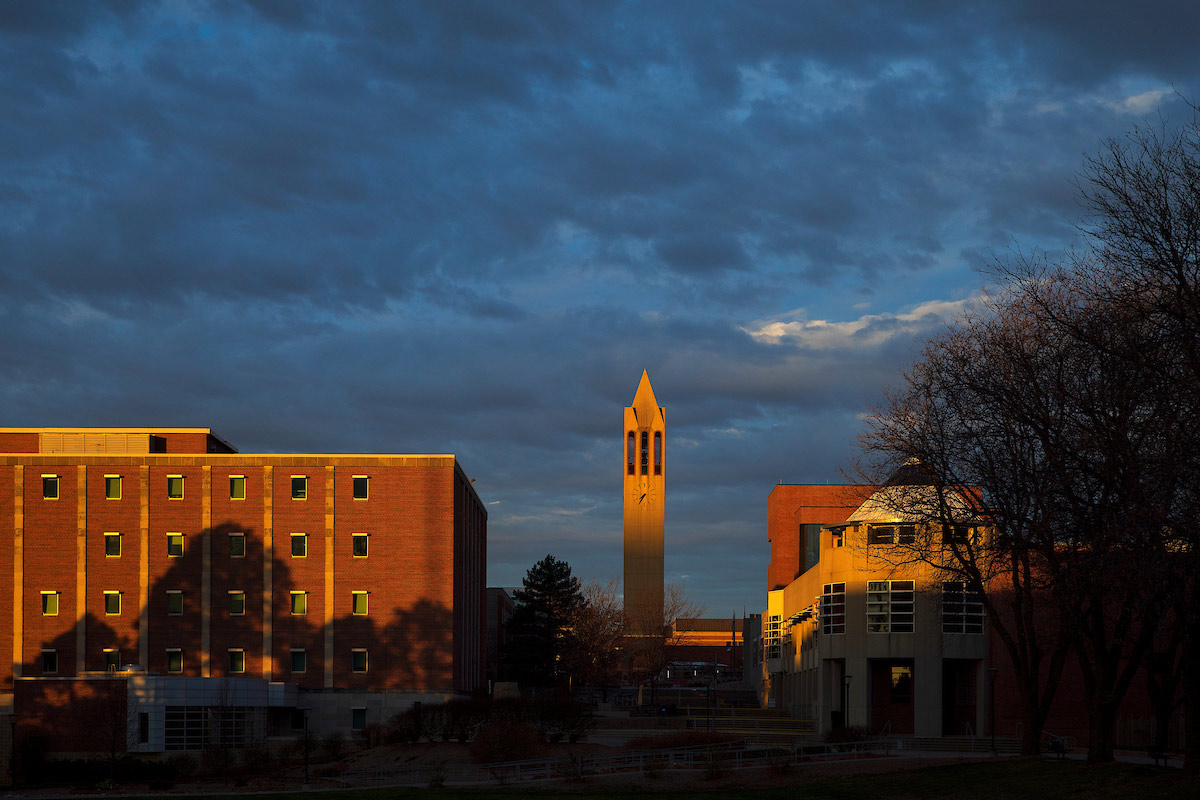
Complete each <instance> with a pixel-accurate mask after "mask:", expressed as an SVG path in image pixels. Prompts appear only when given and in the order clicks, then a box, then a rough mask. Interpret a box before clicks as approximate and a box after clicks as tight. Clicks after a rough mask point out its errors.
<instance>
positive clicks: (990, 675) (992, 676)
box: [988, 667, 1000, 755]
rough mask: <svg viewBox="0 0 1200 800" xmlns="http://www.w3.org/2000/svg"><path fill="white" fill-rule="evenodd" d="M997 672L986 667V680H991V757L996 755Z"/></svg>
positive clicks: (994, 668) (989, 712)
mask: <svg viewBox="0 0 1200 800" xmlns="http://www.w3.org/2000/svg"><path fill="white" fill-rule="evenodd" d="M999 671H1000V670H999V669H997V668H996V667H988V678H990V679H991V684H992V691H991V697H990V698H989V700H990V702H991V708H990V710H989V711H988V719H989V720H990V721H991V727H992V755H996V673H997V672H999Z"/></svg>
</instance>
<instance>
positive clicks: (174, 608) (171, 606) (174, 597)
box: [167, 589, 183, 617]
mask: <svg viewBox="0 0 1200 800" xmlns="http://www.w3.org/2000/svg"><path fill="white" fill-rule="evenodd" d="M182 613H183V591H182V590H180V589H167V614H168V615H169V616H172V617H178V616H179V615H180V614H182Z"/></svg>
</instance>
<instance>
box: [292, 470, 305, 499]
mask: <svg viewBox="0 0 1200 800" xmlns="http://www.w3.org/2000/svg"><path fill="white" fill-rule="evenodd" d="M292 499H293V500H307V499H308V478H307V477H305V476H304V475H293V476H292Z"/></svg>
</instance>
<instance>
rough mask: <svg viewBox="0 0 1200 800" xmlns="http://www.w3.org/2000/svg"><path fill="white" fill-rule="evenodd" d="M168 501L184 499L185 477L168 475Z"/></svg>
mask: <svg viewBox="0 0 1200 800" xmlns="http://www.w3.org/2000/svg"><path fill="white" fill-rule="evenodd" d="M167 499H168V500H182V499H183V476H182V475H168V476H167Z"/></svg>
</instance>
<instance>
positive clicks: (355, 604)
mask: <svg viewBox="0 0 1200 800" xmlns="http://www.w3.org/2000/svg"><path fill="white" fill-rule="evenodd" d="M350 613H351V614H364V615H365V614H366V613H367V593H366V592H352V593H351V601H350Z"/></svg>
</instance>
